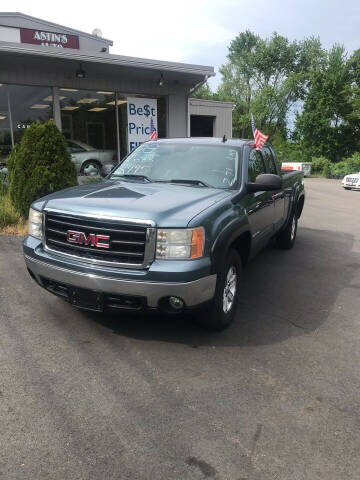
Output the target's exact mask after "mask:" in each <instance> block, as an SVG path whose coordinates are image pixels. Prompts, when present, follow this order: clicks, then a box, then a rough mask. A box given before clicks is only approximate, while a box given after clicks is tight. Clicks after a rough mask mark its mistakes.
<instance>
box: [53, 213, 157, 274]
mask: <svg viewBox="0 0 360 480" xmlns="http://www.w3.org/2000/svg"><path fill="white" fill-rule="evenodd" d="M69 232H71V233H70V236H69ZM44 234H45V245H46V248H47V249H48V250H49V249H50V250H52V251H54V252H57V253H58V254H64V255H71V256H73V257H77V258H78V259H82V260H85V261H89V262H94V263H101V264H103V263H106V264H117V265H118V264H120V265H124V266H129V267H135V268H145V267H147V266H148V263H149V262H150V261H151V260H152V259H153V255H154V249H155V229H154V228H152V227H147V226H144V225H139V224H133V223H126V222H119V223H117V222H116V221H114V220H103V219H96V218H87V217H73V216H69V215H63V214H58V213H52V212H51V213H50V212H46V213H45V218H44ZM98 236H100V239H101V238H103V236H105V237H106V240H100V243H105V244H108V247H107V248H101V247H98V246H96V243H95V238H96V239H97V238H98ZM71 239H73V240H74V239H75V241H72V242H71V241H69V240H71Z"/></svg>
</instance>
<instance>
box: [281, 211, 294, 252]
mask: <svg viewBox="0 0 360 480" xmlns="http://www.w3.org/2000/svg"><path fill="white" fill-rule="evenodd" d="M297 224H298V219H297V216H296V213H295V212H294V213H293V214H292V215H291V217H290V218H289V221H288V223H287V225H286V227H284V228H283V229H282V230H281V231H280V232H279V233H278V234H277V236H276V243H277V245H278V247H279V248H281V249H282V250H290V248H292V247H293V246H294V243H295V240H296V234H297Z"/></svg>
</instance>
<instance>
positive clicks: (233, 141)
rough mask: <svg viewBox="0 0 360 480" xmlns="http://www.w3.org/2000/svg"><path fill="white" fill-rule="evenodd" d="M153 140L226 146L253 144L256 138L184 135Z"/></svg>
mask: <svg viewBox="0 0 360 480" xmlns="http://www.w3.org/2000/svg"><path fill="white" fill-rule="evenodd" d="M150 142H151V143H152V142H161V143H174V142H176V143H193V144H203V145H224V146H226V147H229V146H231V147H242V146H243V145H252V144H254V140H249V139H245V138H228V139H226V141H225V142H223V139H222V138H217V137H184V138H160V139H159V140H150V141H149V143H150Z"/></svg>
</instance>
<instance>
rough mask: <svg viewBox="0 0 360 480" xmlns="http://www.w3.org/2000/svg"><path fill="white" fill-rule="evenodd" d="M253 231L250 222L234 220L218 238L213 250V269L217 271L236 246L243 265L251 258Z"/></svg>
mask: <svg viewBox="0 0 360 480" xmlns="http://www.w3.org/2000/svg"><path fill="white" fill-rule="evenodd" d="M251 238H252V237H251V232H250V228H249V225H248V224H245V225H244V223H241V224H240V225H239V222H238V220H236V221H233V222H231V223H230V225H228V226H227V228H226V229H224V230H223V231H222V232H221V233H220V234H219V235H218V237H217V238H216V240H215V242H214V244H213V247H212V250H211V259H212V270H213V272H214V273H216V272H217V271H218V270H219V268H220V267H221V265H222V264H223V262H224V261H225V258H226V255H227V254H228V252H229V250H230V249H231V248H234V249H235V250H236V251H237V252H238V253H239V255H240V257H241V262H242V265H243V267H244V266H245V265H246V263H247V262H248V260H249V258H250V253H251Z"/></svg>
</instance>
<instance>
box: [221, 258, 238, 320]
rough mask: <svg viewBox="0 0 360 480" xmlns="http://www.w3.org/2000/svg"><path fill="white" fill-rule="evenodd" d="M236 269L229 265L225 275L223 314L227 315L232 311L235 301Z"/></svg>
mask: <svg viewBox="0 0 360 480" xmlns="http://www.w3.org/2000/svg"><path fill="white" fill-rule="evenodd" d="M236 279H237V277H236V269H235V267H234V266H233V265H230V267H229V270H228V273H227V275H226V280H225V286H224V292H223V310H224V313H229V312H230V310H231V309H232V307H233V305H234V301H235V293H236Z"/></svg>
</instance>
